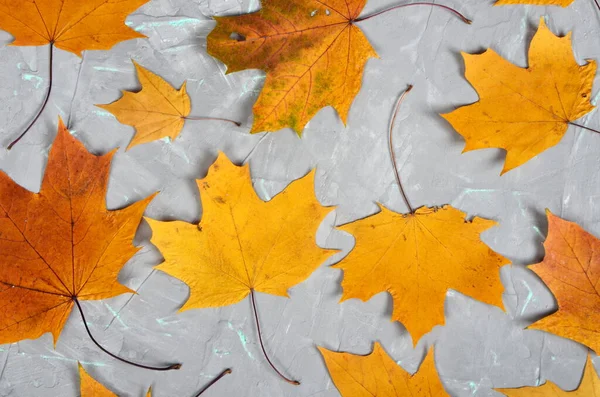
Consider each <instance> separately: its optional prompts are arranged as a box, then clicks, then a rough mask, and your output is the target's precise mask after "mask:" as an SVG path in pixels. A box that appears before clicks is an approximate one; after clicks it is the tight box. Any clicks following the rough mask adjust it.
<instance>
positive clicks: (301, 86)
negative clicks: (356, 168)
mask: <svg viewBox="0 0 600 397" xmlns="http://www.w3.org/2000/svg"><path fill="white" fill-rule="evenodd" d="M261 3H262V9H261V10H260V11H258V12H255V13H252V14H246V15H241V16H233V17H215V19H216V20H217V26H216V27H215V29H214V30H213V31H212V32H211V33H210V34H209V36H208V53H209V54H211V55H212V56H214V57H216V58H217V59H219V60H221V61H222V62H223V63H225V65H227V73H232V72H237V71H240V70H244V69H261V70H263V71H264V72H266V74H267V78H266V81H265V85H264V88H263V90H262V92H261V93H260V96H259V97H258V99H257V101H256V103H255V105H254V108H253V111H254V123H253V125H252V130H251V132H253V133H255V132H260V131H277V130H280V129H282V128H286V127H291V128H293V129H294V130H295V131H296V132H297V133H298V134H301V133H302V130H303V129H304V126H305V125H306V123H307V122H308V121H309V120H310V119H311V118H312V117H313V116H314V115H315V114H316V113H317V112H318V111H319V110H320V109H321V108H323V107H325V106H333V107H334V108H335V109H336V110H337V112H338V114H339V115H340V117H341V119H342V121H343V122H344V123H346V118H347V115H348V110H349V109H350V105H351V104H352V101H353V100H354V97H355V96H356V94H357V93H358V91H359V90H360V86H361V78H362V73H363V69H364V65H365V63H366V61H367V60H368V59H369V58H371V57H376V56H377V54H376V53H375V51H374V50H373V48H372V47H371V45H370V44H369V42H368V40H367V38H366V37H365V35H364V34H363V32H362V31H361V30H360V29H359V28H358V27H357V26H356V25H355V24H354V23H353V22H354V21H355V20H356V18H357V17H358V16H359V14H360V12H361V11H362V9H363V7H364V5H365V3H366V0H285V1H279V0H264V1H262V2H261Z"/></svg>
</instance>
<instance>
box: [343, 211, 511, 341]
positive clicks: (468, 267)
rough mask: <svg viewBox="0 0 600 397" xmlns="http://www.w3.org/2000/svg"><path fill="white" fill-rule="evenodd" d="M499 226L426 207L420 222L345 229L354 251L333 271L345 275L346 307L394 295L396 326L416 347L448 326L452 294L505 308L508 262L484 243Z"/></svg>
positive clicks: (385, 220)
mask: <svg viewBox="0 0 600 397" xmlns="http://www.w3.org/2000/svg"><path fill="white" fill-rule="evenodd" d="M495 224H496V222H494V221H491V220H487V219H482V218H479V217H475V218H474V219H473V220H472V221H466V220H465V214H464V213H463V212H461V211H459V210H457V209H455V208H452V207H450V206H444V207H442V208H440V209H434V208H427V207H422V208H420V209H418V210H417V211H416V212H415V214H408V215H405V214H398V213H395V212H392V211H390V210H388V209H386V208H385V207H381V212H379V213H377V214H375V215H372V216H369V217H367V218H364V219H361V220H358V221H355V222H352V223H349V224H347V225H344V226H341V227H340V229H341V230H344V231H346V232H348V233H350V234H352V235H353V236H354V237H355V239H356V246H355V247H354V249H353V250H352V251H351V252H350V254H349V255H348V256H347V257H345V258H344V259H342V261H341V262H340V263H338V264H336V265H335V267H338V268H340V269H342V270H343V271H344V279H343V281H342V287H343V295H342V300H346V299H351V298H358V299H361V300H363V301H367V300H369V299H370V298H371V297H373V296H374V295H376V294H378V293H380V292H382V291H388V292H389V293H390V294H391V295H392V298H393V304H394V308H393V313H392V320H393V321H400V322H402V324H403V325H404V326H405V327H406V328H407V330H408V331H409V332H410V334H411V335H412V337H413V342H414V343H415V344H416V342H417V341H418V340H419V339H420V338H421V336H423V335H424V334H426V333H427V332H429V331H430V330H431V328H432V327H433V326H435V325H437V324H442V323H443V321H444V298H445V295H446V292H447V290H448V289H449V288H452V289H455V290H457V291H460V292H461V293H463V294H466V295H469V296H471V297H473V298H474V299H477V300H480V301H482V302H485V303H488V304H491V305H496V306H500V307H502V290H503V287H502V283H501V282H500V277H499V269H500V267H501V266H502V265H504V264H506V263H507V262H508V261H507V260H506V259H505V258H504V257H502V256H501V255H499V254H497V253H496V252H494V251H492V250H491V249H490V248H489V247H488V246H486V245H485V244H484V243H483V242H481V240H480V239H479V235H480V233H482V232H483V231H485V230H487V229H489V228H490V227H492V226H494V225H495Z"/></svg>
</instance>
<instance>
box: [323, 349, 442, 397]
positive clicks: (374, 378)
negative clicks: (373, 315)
mask: <svg viewBox="0 0 600 397" xmlns="http://www.w3.org/2000/svg"><path fill="white" fill-rule="evenodd" d="M319 351H320V352H321V354H322V355H323V358H324V359H325V363H326V364H327V369H328V370H329V374H330V375H331V379H333V383H334V384H335V386H336V387H337V389H338V390H339V392H340V394H341V395H342V396H343V397H396V396H397V397H404V396H413V397H438V396H448V393H446V391H445V390H444V386H443V385H442V382H441V381H440V379H439V376H438V374H437V370H436V369H435V362H434V358H433V348H431V349H429V352H428V353H427V356H426V357H425V359H424V360H423V362H422V363H421V366H420V368H419V370H418V371H417V372H416V373H415V374H414V375H411V374H409V373H408V372H406V371H404V370H403V369H402V368H400V366H398V364H396V363H395V362H394V360H392V359H391V358H390V356H388V355H387V354H386V352H385V351H384V350H383V348H382V347H381V345H380V344H379V343H375V345H374V347H373V352H372V353H371V354H369V355H366V356H359V355H355V354H349V353H336V352H332V351H330V350H327V349H324V348H322V347H319Z"/></svg>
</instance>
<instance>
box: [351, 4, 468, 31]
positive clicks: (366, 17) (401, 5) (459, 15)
mask: <svg viewBox="0 0 600 397" xmlns="http://www.w3.org/2000/svg"><path fill="white" fill-rule="evenodd" d="M411 6H432V7H440V8H443V9H444V10H447V11H450V12H451V13H453V14H454V15H456V16H457V17H459V18H460V19H461V20H462V21H463V22H464V23H466V24H469V25H470V24H471V23H472V21H471V20H470V19H469V18H467V17H465V16H464V15H463V14H461V13H460V12H458V11H456V10H455V9H454V8H452V7H448V6H445V5H442V4H436V3H429V2H418V3H410V4H400V5H396V6H393V7H390V8H387V9H385V10H382V11H378V12H376V13H375V14H371V15H367V16H364V17H360V18H357V19H355V20H354V22H362V21H366V20H367V19H371V18H373V17H376V16H378V15H381V14H385V13H386V12H388V11H392V10H396V9H398V8H403V7H411Z"/></svg>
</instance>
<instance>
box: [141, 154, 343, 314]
mask: <svg viewBox="0 0 600 397" xmlns="http://www.w3.org/2000/svg"><path fill="white" fill-rule="evenodd" d="M198 187H199V189H200V197H201V199H202V211H203V214H202V220H201V221H200V223H199V224H198V225H193V224H190V223H186V222H181V221H173V222H161V221H156V220H153V219H147V221H148V222H149V223H150V226H151V228H152V240H151V241H152V243H153V244H155V245H156V246H157V247H158V249H159V250H160V251H161V253H162V254H163V256H164V258H165V262H164V263H162V264H161V265H159V266H157V268H158V269H159V270H162V271H164V272H166V273H168V274H170V275H171V276H173V277H177V278H178V279H181V280H183V281H184V282H185V283H186V284H188V286H189V287H190V298H189V300H188V301H187V302H186V304H185V305H184V306H183V307H182V309H181V310H182V311H183V310H187V309H192V308H202V307H218V306H225V305H230V304H233V303H236V302H238V301H240V300H242V299H244V297H246V296H247V295H248V294H249V293H250V290H251V289H253V290H255V291H257V292H264V293H267V294H272V295H278V296H287V290H288V289H289V288H290V287H292V286H293V285H295V284H297V283H299V282H301V281H303V280H304V279H306V278H307V277H308V276H309V275H310V274H311V273H312V272H313V270H315V269H316V268H317V267H318V266H319V265H320V264H321V263H323V261H325V259H327V257H328V256H329V255H330V254H331V253H332V251H331V250H325V249H322V248H319V247H318V246H317V244H316V242H315V233H316V231H317V227H318V226H319V224H320V223H321V221H322V220H323V218H324V217H325V215H326V214H327V213H328V212H329V209H327V208H324V207H322V206H321V205H320V204H319V202H318V201H317V199H316V197H315V195H314V193H309V192H313V191H314V190H313V189H314V172H311V173H310V174H308V175H307V176H305V177H303V178H302V179H300V180H298V181H295V182H293V183H292V184H290V185H289V186H288V187H287V188H286V189H285V190H284V191H283V192H281V193H279V194H278V195H277V196H275V197H274V198H273V199H271V200H270V201H268V202H264V201H262V200H261V199H260V198H259V197H258V196H257V195H256V193H255V192H254V189H253V188H252V182H251V179H250V172H249V169H248V165H245V166H242V167H237V166H235V165H233V164H232V163H231V162H230V161H229V160H228V159H227V158H226V157H225V155H224V154H220V155H219V157H218V158H217V160H216V161H215V163H214V164H213V165H212V167H211V169H210V170H209V172H208V175H207V176H206V178H204V179H201V180H199V181H198Z"/></svg>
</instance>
